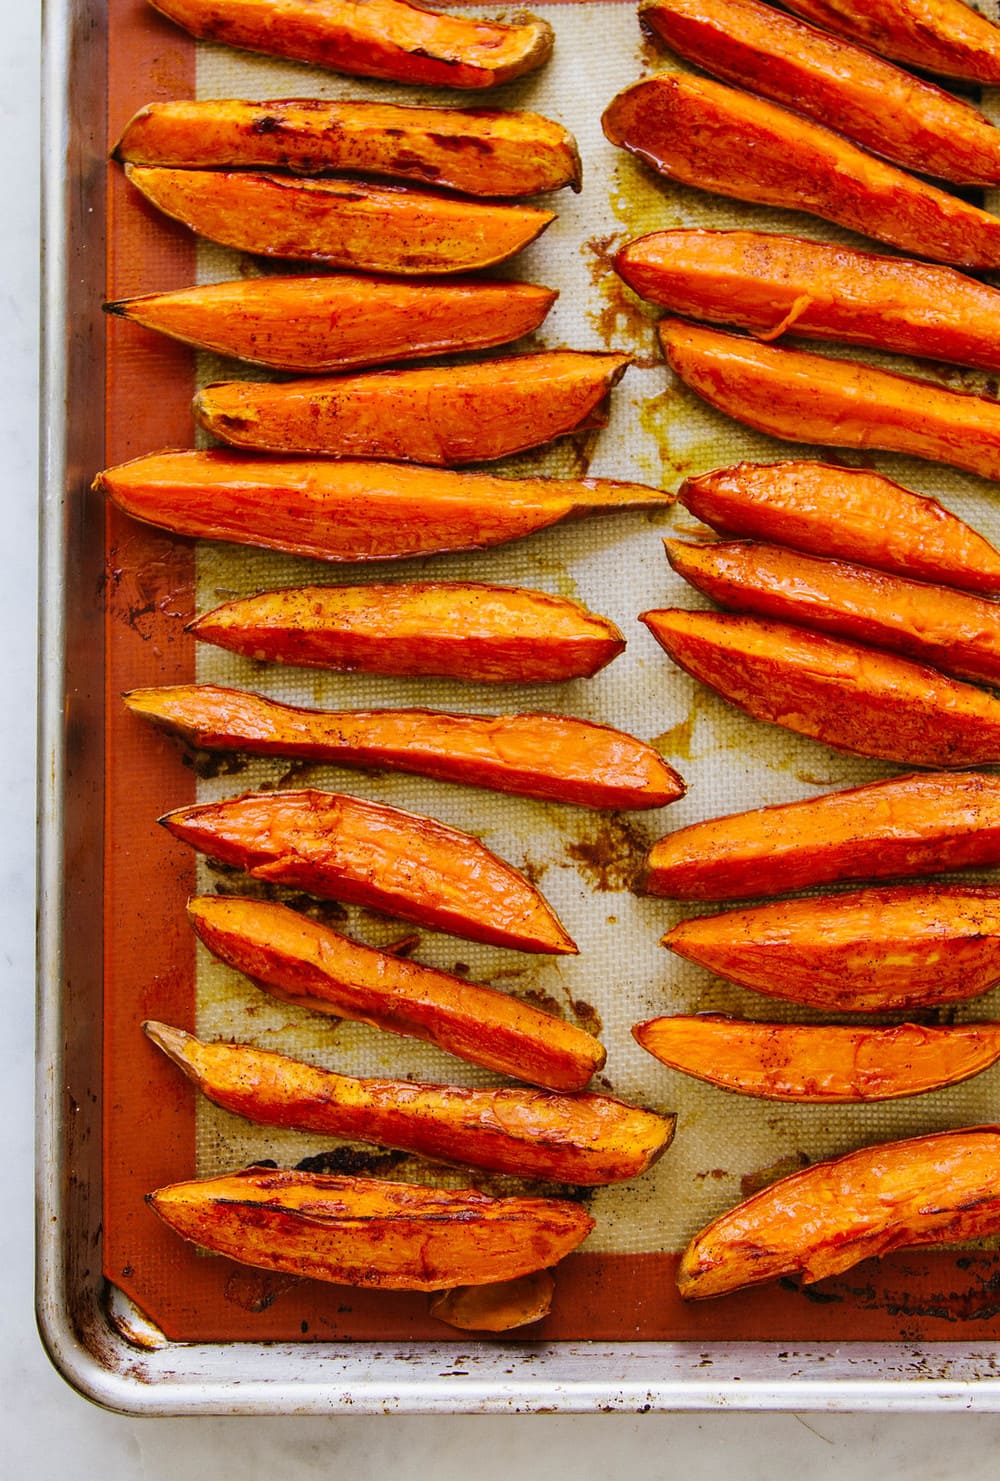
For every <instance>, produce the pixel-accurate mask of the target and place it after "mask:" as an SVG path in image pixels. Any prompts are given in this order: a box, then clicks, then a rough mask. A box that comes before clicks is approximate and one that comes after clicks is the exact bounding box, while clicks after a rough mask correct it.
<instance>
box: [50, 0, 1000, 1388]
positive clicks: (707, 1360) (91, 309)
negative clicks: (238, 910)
mask: <svg viewBox="0 0 1000 1481" xmlns="http://www.w3.org/2000/svg"><path fill="white" fill-rule="evenodd" d="M105 42H106V15H105V10H104V6H103V5H102V4H101V0H46V3H45V6H44V17H43V52H42V55H43V106H44V121H43V170H44V175H43V193H42V219H43V241H42V272H43V279H42V304H43V326H42V333H43V352H42V399H41V407H42V422H41V470H42V474H41V479H42V481H41V498H40V511H41V513H40V609H39V667H40V680H41V683H40V692H41V701H40V713H39V767H38V775H39V786H38V816H39V830H38V843H39V854H38V858H39V863H38V912H39V917H38V920H39V923H38V977H37V1037H36V1062H37V1089H36V1111H37V1136H36V1220H37V1223H36V1244H37V1259H36V1311H37V1319H38V1327H39V1333H40V1336H41V1340H42V1343H43V1345H44V1347H45V1349H46V1351H47V1352H48V1355H49V1357H50V1358H51V1360H52V1362H53V1364H54V1365H55V1367H56V1368H57V1370H58V1371H59V1372H60V1373H61V1374H62V1376H63V1377H64V1378H65V1379H66V1381H67V1382H68V1383H69V1384H70V1385H72V1386H73V1387H74V1388H75V1389H77V1390H78V1392H80V1393H81V1394H82V1395H84V1396H85V1397H87V1398H89V1399H91V1400H93V1401H94V1402H95V1403H98V1404H101V1405H104V1406H105V1407H107V1408H110V1409H113V1410H116V1411H118V1412H121V1413H127V1414H135V1415H154V1414H156V1415H188V1414H329V1413H354V1414H378V1413H390V1412H394V1413H410V1414H416V1413H427V1414H431V1413H437V1414H458V1413H483V1414H486V1413H491V1414H500V1413H540V1412H548V1413H553V1412H561V1413H595V1412H621V1413H635V1412H657V1411H660V1412H662V1411H679V1410H702V1411H705V1410H718V1409H741V1410H798V1411H807V1410H812V1411H847V1412H860V1411H869V1412H871V1411H875V1412H888V1411H892V1410H896V1411H909V1412H913V1411H931V1410H933V1411H957V1410H975V1411H979V1412H998V1411H1000V1347H998V1346H997V1345H995V1344H988V1345H983V1346H982V1347H978V1348H975V1349H972V1350H968V1351H963V1350H960V1349H959V1348H957V1347H956V1346H955V1345H953V1344H951V1343H948V1344H943V1343H933V1344H925V1345H923V1346H920V1347H914V1346H911V1345H908V1344H905V1343H899V1344H872V1343H856V1344H852V1343H840V1344H830V1345H826V1344H815V1345H809V1346H805V1345H801V1344H800V1345H797V1346H787V1345H786V1346H781V1345H779V1344H770V1343H747V1342H743V1343H733V1344H729V1345H727V1344H719V1343H715V1344H707V1345H704V1346H703V1345H701V1344H698V1343H639V1344H636V1345H634V1346H631V1345H629V1344H627V1343H613V1344H606V1343H552V1344H547V1345H544V1344H541V1345H540V1344H534V1343H510V1342H503V1343H487V1342H472V1341H470V1342H469V1343H468V1344H461V1345H458V1346H456V1345H454V1344H452V1343H449V1344H447V1345H440V1346H439V1345H435V1344H422V1345H419V1346H408V1347H399V1348H396V1349H394V1348H393V1347H392V1345H391V1344H389V1345H387V1344H384V1343H378V1344H375V1343H353V1344H347V1345H343V1346H337V1345H335V1344H330V1343H309V1344H307V1345H306V1344H303V1345H301V1346H299V1345H286V1344H267V1343H259V1344H253V1343H239V1344H236V1343H220V1344H191V1345H189V1344H177V1343H168V1342H165V1341H164V1340H163V1339H162V1338H160V1337H159V1334H157V1333H156V1331H155V1330H154V1329H151V1328H150V1327H149V1325H148V1324H147V1323H145V1322H144V1320H143V1318H142V1316H141V1314H140V1313H138V1312H137V1311H135V1310H134V1309H130V1308H129V1307H128V1304H127V1303H126V1302H125V1301H124V1298H122V1297H121V1296H120V1293H117V1292H114V1291H113V1290H109V1289H108V1288H107V1286H106V1283H105V1281H104V1278H103V1276H102V1274H101V1261H100V1259H99V1258H98V1255H99V1242H100V1178H101V1156H100V1152H101V1136H100V1115H101V1105H100V1038H99V1034H98V1033H97V1032H95V1024H99V1021H100V1013H99V1003H100V974H99V972H96V971H95V970H94V966H95V964H94V960H93V957H94V953H93V950H92V945H93V942H92V939H91V935H90V933H91V931H92V930H94V929H96V927H95V926H94V922H95V921H96V920H99V918H100V910H99V909H96V910H95V909H94V908H93V907H94V905H95V902H96V903H97V904H98V905H99V900H98V899H97V894H98V892H99V888H100V881H99V879H98V878H96V877H95V878H88V872H87V871H86V869H81V868H80V867H79V866H80V858H81V852H80V846H81V845H84V846H85V847H86V846H87V845H89V849H90V850H91V851H92V850H93V848H94V844H95V841H96V842H97V843H98V844H99V842H100V831H101V821H100V820H101V800H102V799H101V776H100V752H101V746H100V741H101V734H100V726H101V709H100V703H99V699H100V688H101V686H100V682H99V679H100V674H99V672H95V668H97V667H98V666H99V659H98V658H96V657H95V654H99V653H100V651H101V650H100V644H99V642H98V644H97V645H96V646H95V645H94V643H93V642H88V638H90V637H92V636H93V634H94V632H95V631H97V632H99V624H100V616H101V613H100V608H101V603H100V599H99V593H98V590H97V588H98V582H97V581H96V580H95V567H94V566H93V565H92V564H91V565H89V566H88V562H87V559H86V553H87V549H88V546H87V541H88V536H90V537H91V538H93V537H94V536H95V534H99V532H95V530H93V529H88V524H87V518H86V514H85V513H81V511H84V510H86V508H87V504H86V501H85V500H84V499H83V495H84V493H85V491H86V488H87V484H88V482H89V471H91V470H92V469H93V468H94V467H99V466H101V463H100V453H101V441H102V426H101V418H100V417H97V418H95V417H87V418H83V417H75V418H73V419H72V420H71V419H70V417H69V415H68V408H69V407H70V406H72V405H74V404H76V405H77V406H79V405H81V404H84V403H83V402H82V400H81V396H82V394H83V391H84V388H86V390H87V392H88V393H89V394H90V395H92V394H93V386H94V380H95V367H98V368H99V367H100V366H101V365H102V364H103V358H102V354H101V351H102V347H103V328H102V315H101V312H100V307H99V304H100V298H101V288H102V285H103V275H104V242H103V234H102V233H100V232H98V231H95V223H96V222H101V221H103V211H102V210H101V205H102V201H103V190H104V163H105V161H104V97H105V77H104V59H105ZM98 374H100V371H99V369H98ZM96 569H99V567H98V568H96ZM92 856H93V855H92ZM70 859H74V860H75V862H76V866H77V867H76V868H75V869H73V870H72V871H70V870H69V869H68V867H67V865H68V861H69V860H70ZM93 873H94V874H95V875H96V874H97V871H94V872H93ZM92 894H93V896H94V898H93V899H91V895H92ZM70 984H72V991H70Z"/></svg>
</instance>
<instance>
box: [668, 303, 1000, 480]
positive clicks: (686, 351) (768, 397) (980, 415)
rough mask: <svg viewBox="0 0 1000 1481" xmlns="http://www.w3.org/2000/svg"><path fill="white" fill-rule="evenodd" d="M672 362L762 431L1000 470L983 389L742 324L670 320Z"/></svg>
mask: <svg viewBox="0 0 1000 1481" xmlns="http://www.w3.org/2000/svg"><path fill="white" fill-rule="evenodd" d="M660 336H661V339H662V341H663V350H664V353H665V355H666V357H667V360H668V361H669V363H670V367H671V369H672V370H673V371H674V373H675V374H676V375H678V376H679V377H680V378H681V380H682V381H684V383H685V384H686V385H688V386H690V387H691V389H692V390H693V391H695V392H697V394H698V395H699V396H701V397H703V398H704V399H705V400H706V401H708V402H709V403H710V404H711V405H712V406H714V407H716V408H717V409H718V410H719V411H723V412H725V413H726V415H727V416H731V417H735V419H736V420H737V421H738V422H743V423H745V424H746V425H747V426H749V427H756V429H757V430H758V431H759V432H767V433H769V434H770V436H772V437H781V438H784V439H786V440H788V441H792V442H818V443H825V444H826V445H827V446H828V447H857V448H864V449H866V450H868V449H871V448H883V449H885V451H887V452H897V453H908V454H910V455H911V456H913V457H917V458H930V459H931V460H932V461H933V462H936V463H950V464H952V466H953V467H955V468H965V469H966V470H967V471H968V472H969V473H978V474H979V475H980V477H982V478H994V479H1000V406H998V405H997V403H996V402H995V401H990V400H988V399H987V398H986V397H985V396H973V395H970V394H968V393H966V392H963V391H949V390H948V389H947V388H946V387H944V386H939V385H935V384H934V383H933V382H931V381H920V380H916V379H914V378H913V377H912V376H908V375H894V374H892V373H891V372H889V371H887V370H876V369H875V368H874V367H873V366H871V365H861V364H858V363H857V362H856V361H854V360H835V359H833V358H831V357H830V356H827V355H812V354H808V353H806V352H805V351H802V350H779V349H776V348H775V347H774V346H773V345H762V344H758V343H757V341H756V340H752V339H746V338H744V337H743V336H741V335H736V334H721V333H720V332H719V330H717V329H704V328H702V327H701V326H700V325H694V324H684V323H682V322H681V321H680V320H679V319H670V320H664V322H663V323H662V324H661V326H660Z"/></svg>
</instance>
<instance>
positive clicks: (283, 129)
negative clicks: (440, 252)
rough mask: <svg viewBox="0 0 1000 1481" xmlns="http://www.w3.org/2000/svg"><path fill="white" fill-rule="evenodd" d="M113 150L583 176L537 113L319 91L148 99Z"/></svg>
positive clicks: (134, 154) (531, 182)
mask: <svg viewBox="0 0 1000 1481" xmlns="http://www.w3.org/2000/svg"><path fill="white" fill-rule="evenodd" d="M114 158H115V159H118V160H121V161H122V162H123V163H125V162H128V163H131V164H140V165H167V166H169V167H170V168H172V169H192V170H197V169H218V168H220V167H222V166H225V167H228V168H230V169H255V168H256V169H273V170H292V171H293V172H294V173H295V174H299V175H315V174H321V173H323V172H325V171H327V170H334V171H336V170H358V171H360V172H362V173H363V174H366V175H385V176H388V177H389V178H390V179H398V180H414V181H416V182H417V183H419V184H423V185H439V186H446V187H447V188H448V189H450V190H458V191H461V192H463V194H466V195H483V196H506V197H512V196H524V195H539V194H541V193H542V192H544V191H548V190H559V189H561V188H562V187H563V186H564V185H571V186H572V187H573V189H574V190H576V191H578V190H579V189H580V180H581V166H580V156H579V152H578V151H577V147H576V141H575V140H574V138H573V135H572V134H571V133H569V131H568V130H567V129H564V128H563V126H562V124H559V123H555V122H554V121H553V120H552V119H551V118H543V117H542V115H541V114H540V113H525V112H517V111H515V110H500V109H494V110H489V109H485V108H476V109H465V110H463V109H460V108H420V107H412V106H411V107H406V106H402V105H400V104H398V103H383V102H374V101H366V102H358V101H339V102H330V101H327V100H325V99H320V98H274V99H271V100H269V101H267V102H264V103H249V102H246V101H244V100H243V99H241V98H202V99H199V100H198V101H192V100H182V101H177V102H169V103H150V104H148V105H147V106H146V107H145V108H141V109H140V110H139V112H138V113H136V114H135V115H134V116H133V117H132V118H131V119H130V120H129V122H128V123H127V124H126V126H125V131H124V133H123V134H122V136H121V138H120V139H119V140H118V143H117V145H116V146H115V150H114Z"/></svg>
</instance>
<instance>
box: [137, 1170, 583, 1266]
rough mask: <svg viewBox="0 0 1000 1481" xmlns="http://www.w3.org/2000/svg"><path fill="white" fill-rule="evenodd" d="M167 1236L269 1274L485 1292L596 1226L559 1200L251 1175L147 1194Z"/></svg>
mask: <svg viewBox="0 0 1000 1481" xmlns="http://www.w3.org/2000/svg"><path fill="white" fill-rule="evenodd" d="M146 1201H147V1203H148V1204H149V1205H150V1207H151V1208H152V1209H153V1211H154V1212H155V1213H157V1214H159V1216H160V1218H161V1219H163V1221H164V1222H165V1223H166V1224H169V1226H170V1227H171V1229H173V1230H175V1231H176V1232H177V1233H178V1234H180V1235H181V1236H182V1237H183V1238H184V1239H190V1240H193V1241H194V1242H195V1243H196V1244H199V1245H201V1246H202V1247H203V1248H204V1249H209V1250H213V1251H215V1253H216V1254H220V1255H228V1256H229V1257H230V1258H231V1259H234V1260H240V1261H242V1262H243V1263H244V1264H246V1265H257V1266H261V1267H262V1268H263V1269H265V1270H285V1271H288V1272H289V1273H290V1274H292V1275H300V1276H304V1277H306V1278H308V1279H313V1280H328V1281H334V1282H336V1283H337V1284H341V1285H350V1286H369V1287H376V1288H381V1289H385V1290H390V1289H396V1290H410V1291H435V1290H440V1289H441V1288H442V1287H444V1286H453V1285H486V1284H492V1283H493V1282H495V1281H502V1280H514V1279H516V1278H517V1277H518V1276H521V1275H527V1274H529V1273H530V1272H531V1271H533V1270H543V1269H546V1268H547V1267H548V1266H550V1265H554V1264H555V1263H556V1262H557V1261H559V1260H561V1259H562V1258H563V1256H564V1255H568V1254H569V1253H570V1251H571V1250H574V1249H576V1247H577V1245H579V1244H581V1243H582V1242H583V1240H584V1239H586V1237H587V1235H588V1234H589V1233H590V1231H591V1229H592V1228H593V1227H594V1221H593V1219H592V1218H591V1217H590V1215H589V1214H588V1213H587V1211H586V1210H585V1209H584V1208H582V1207H581V1206H580V1205H579V1204H578V1203H573V1202H571V1201H570V1200H569V1199H555V1198H488V1197H486V1196H485V1194H482V1193H477V1192H475V1191H474V1190H473V1189H471V1188H466V1189H460V1190H458V1191H455V1192H452V1191H448V1190H445V1189H443V1188H423V1187H417V1186H415V1185H413V1184H410V1183H388V1182H382V1181H381V1180H375V1179H373V1178H351V1177H332V1176H326V1175H322V1174H318V1173H304V1172H293V1171H285V1170H284V1169H281V1168H269V1167H268V1168H261V1167H248V1168H245V1169H244V1170H243V1172H239V1173H228V1174H225V1175H223V1176H222V1177H219V1178H205V1179H202V1180H200V1181H192V1182H187V1183H173V1184H171V1185H169V1186H168V1187H165V1188H158V1189H157V1190H156V1191H155V1192H154V1193H150V1194H147V1197H146Z"/></svg>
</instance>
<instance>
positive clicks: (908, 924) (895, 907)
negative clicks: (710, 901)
mask: <svg viewBox="0 0 1000 1481" xmlns="http://www.w3.org/2000/svg"><path fill="white" fill-rule="evenodd" d="M661 944H662V945H664V946H669V948H670V950H671V951H675V952H677V954H678V956H683V957H687V958H688V960H689V961H692V962H697V963H698V964H699V965H700V966H702V967H707V968H708V969H709V971H712V972H717V973H718V974H719V976H720V977H726V978H728V979H729V980H730V981H731V982H738V983H740V984H741V986H743V987H749V988H752V989H753V991H754V992H760V993H766V994H767V995H768V996H769V997H774V998H787V999H788V1000H789V1001H790V1002H793V1003H805V1004H808V1005H809V1006H811V1007H816V1008H829V1009H831V1010H836V1011H837V1012H844V1013H882V1012H886V1011H889V1010H894V1009H897V1008H913V1007H917V1006H918V1005H927V1004H936V1003H952V1002H956V1001H958V1000H959V999H961V998H974V997H976V996H977V995H978V994H979V993H984V992H986V990H987V989H988V988H990V987H992V986H993V984H994V983H996V982H1000V890H997V889H987V888H983V887H978V886H972V885H886V886H880V885H872V886H871V887H869V888H868V889H863V890H853V891H851V892H850V893H847V894H843V895H817V896H813V897H810V898H808V899H804V900H773V901H770V902H769V903H768V904H766V905H749V906H746V907H745V908H743V909H741V910H726V911H723V913H722V914H721V915H712V916H696V917H692V918H691V919H689V920H685V921H680V922H679V923H678V924H677V925H676V926H673V927H672V928H671V929H670V930H669V931H668V932H667V934H666V935H665V936H664V937H663V941H662V943H661Z"/></svg>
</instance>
